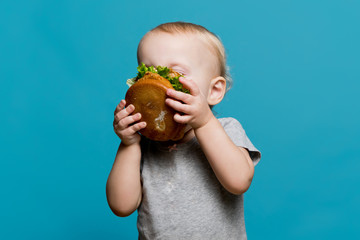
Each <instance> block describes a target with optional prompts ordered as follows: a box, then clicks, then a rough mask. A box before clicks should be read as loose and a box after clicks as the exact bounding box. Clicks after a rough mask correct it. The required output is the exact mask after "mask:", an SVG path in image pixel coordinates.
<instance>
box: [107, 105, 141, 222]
mask: <svg viewBox="0 0 360 240" xmlns="http://www.w3.org/2000/svg"><path fill="white" fill-rule="evenodd" d="M124 106H125V101H124V100H122V101H121V102H120V103H119V105H118V106H117V107H116V110H115V113H114V115H115V117H114V130H115V133H116V134H117V135H118V136H119V137H120V139H121V144H120V146H119V149H118V151H117V154H116V157H115V161H114V164H113V167H112V169H111V172H110V174H109V177H108V180H107V183H106V196H107V201H108V204H109V207H110V208H111V210H112V211H113V213H114V214H115V215H117V216H120V217H125V216H128V215H130V214H131V213H133V212H134V211H135V210H136V209H137V207H138V206H139V204H140V202H141V196H142V192H141V191H142V189H141V181H140V160H141V148H140V135H139V134H138V133H137V131H139V130H140V129H142V128H144V127H145V126H146V124H145V123H144V122H139V123H136V124H134V125H131V124H133V123H135V122H136V121H138V120H139V119H140V118H141V116H140V115H139V114H135V115H130V114H131V113H132V112H133V111H134V106H132V105H130V106H128V107H126V108H125V109H124ZM129 125H130V126H129Z"/></svg>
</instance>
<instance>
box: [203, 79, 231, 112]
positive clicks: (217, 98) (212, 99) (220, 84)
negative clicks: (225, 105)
mask: <svg viewBox="0 0 360 240" xmlns="http://www.w3.org/2000/svg"><path fill="white" fill-rule="evenodd" d="M225 92H226V81H225V78H223V77H221V76H218V77H215V78H213V79H212V80H211V81H210V86H209V94H208V97H207V101H208V104H209V105H211V106H213V105H216V104H218V103H219V102H221V100H222V99H223V98H224V96H225Z"/></svg>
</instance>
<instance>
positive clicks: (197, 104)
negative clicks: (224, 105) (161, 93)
mask: <svg viewBox="0 0 360 240" xmlns="http://www.w3.org/2000/svg"><path fill="white" fill-rule="evenodd" d="M179 80H180V82H181V83H182V84H183V85H184V87H185V88H186V89H189V90H190V94H187V93H183V92H179V91H175V90H172V89H168V90H167V92H166V94H167V95H168V96H169V97H171V98H167V99H166V100H165V102H166V104H167V105H169V106H170V107H172V108H173V109H174V110H175V111H178V113H176V114H175V116H174V120H175V121H176V122H178V123H184V124H189V125H190V126H191V127H192V128H193V129H197V128H200V127H202V126H204V125H205V124H206V123H207V122H208V121H209V120H210V119H211V117H212V116H214V115H213V114H212V111H211V109H210V107H209V105H208V103H207V100H206V98H205V96H204V95H203V93H201V91H200V89H199V87H198V86H197V84H196V83H195V82H194V81H193V80H191V79H185V78H183V77H180V79H179Z"/></svg>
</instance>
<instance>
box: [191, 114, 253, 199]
mask: <svg viewBox="0 0 360 240" xmlns="http://www.w3.org/2000/svg"><path fill="white" fill-rule="evenodd" d="M195 135H196V138H197V139H198V141H199V143H200V145H201V148H202V150H203V151H204V153H205V155H206V158H207V159H208V161H209V163H210V165H211V167H212V169H213V170H214V172H215V175H216V177H217V178H218V180H219V181H220V183H221V184H222V185H223V186H224V187H225V188H226V189H227V190H228V191H229V192H231V193H233V194H242V193H244V192H246V190H247V189H248V188H249V187H250V184H251V181H252V178H253V176H254V164H253V162H252V160H251V158H250V156H249V153H248V151H247V150H246V149H244V148H242V147H237V146H236V145H235V144H234V143H233V142H232V140H231V139H230V138H229V136H228V135H227V134H226V132H225V130H224V128H223V127H222V126H221V124H220V122H219V121H218V120H217V119H216V118H215V117H214V115H212V117H211V119H210V120H209V121H208V122H207V123H206V124H205V125H204V126H202V127H200V128H197V129H195Z"/></svg>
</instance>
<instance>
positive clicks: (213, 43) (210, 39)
mask: <svg viewBox="0 0 360 240" xmlns="http://www.w3.org/2000/svg"><path fill="white" fill-rule="evenodd" d="M157 31H159V32H165V33H170V34H174V33H192V34H196V35H197V36H198V37H199V38H200V39H201V40H203V42H204V43H206V44H208V45H209V49H210V51H212V52H213V53H214V55H215V56H216V58H217V62H218V65H219V72H220V76H222V77H223V78H225V80H226V91H228V90H229V89H230V88H231V86H232V83H233V81H232V78H231V75H230V71H229V67H228V66H227V64H226V54H225V48H224V45H223V44H222V42H221V40H220V38H219V37H218V36H217V35H215V34H214V33H212V32H210V31H209V30H207V29H206V28H205V27H203V26H201V25H197V24H193V23H188V22H169V23H163V24H160V25H159V26H157V27H155V28H153V29H151V30H150V31H149V32H148V33H151V32H157ZM145 36H146V34H145ZM145 36H144V37H145ZM144 37H143V38H142V39H141V41H140V43H139V45H138V49H137V58H138V61H139V49H140V45H141V42H142V40H143V39H144Z"/></svg>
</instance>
